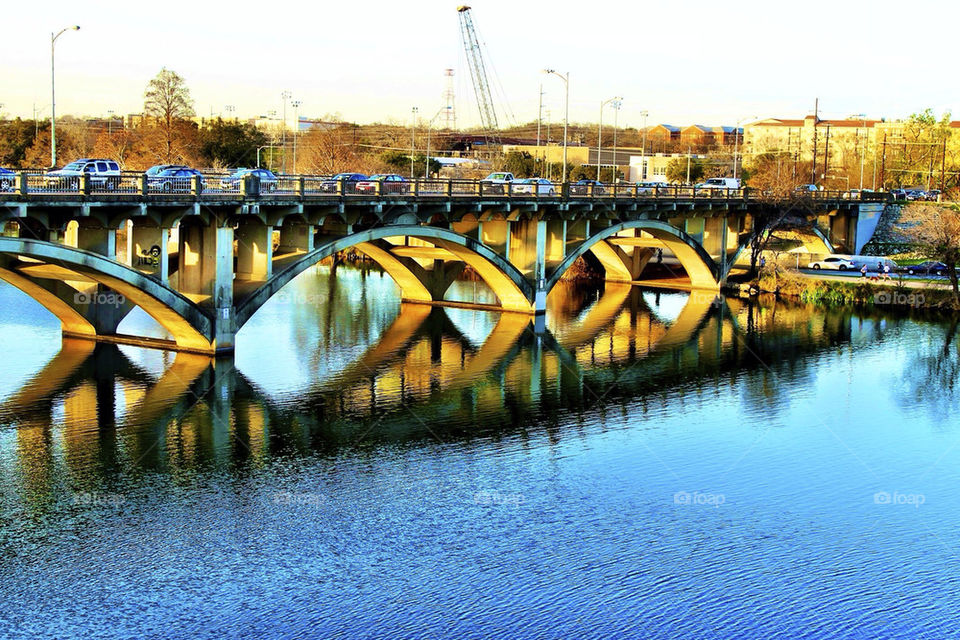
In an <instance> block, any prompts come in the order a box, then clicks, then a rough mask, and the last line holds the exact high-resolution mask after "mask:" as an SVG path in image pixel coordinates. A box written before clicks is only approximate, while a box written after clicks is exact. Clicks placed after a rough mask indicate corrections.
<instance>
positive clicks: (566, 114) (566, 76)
mask: <svg viewBox="0 0 960 640" xmlns="http://www.w3.org/2000/svg"><path fill="white" fill-rule="evenodd" d="M543 72H544V73H546V74H549V75H554V76H557V77H558V78H560V79H561V80H563V86H564V97H563V170H562V173H561V179H560V182H566V181H567V128H568V127H569V125H570V72H569V71H567V72H566V73H563V74H561V73H557V72H556V71H554V70H553V69H544V70H543Z"/></svg>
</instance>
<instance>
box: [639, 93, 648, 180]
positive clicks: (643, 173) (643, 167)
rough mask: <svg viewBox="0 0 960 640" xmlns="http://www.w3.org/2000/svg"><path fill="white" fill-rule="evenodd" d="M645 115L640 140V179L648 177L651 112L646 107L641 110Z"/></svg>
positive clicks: (641, 113)
mask: <svg viewBox="0 0 960 640" xmlns="http://www.w3.org/2000/svg"><path fill="white" fill-rule="evenodd" d="M640 115H641V116H643V138H642V140H641V142H640V179H641V180H646V179H647V116H648V115H649V112H648V111H647V110H646V109H644V110H643V111H641V112H640Z"/></svg>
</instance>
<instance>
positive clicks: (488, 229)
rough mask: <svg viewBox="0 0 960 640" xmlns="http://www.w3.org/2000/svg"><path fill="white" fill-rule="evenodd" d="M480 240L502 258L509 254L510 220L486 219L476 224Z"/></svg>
mask: <svg viewBox="0 0 960 640" xmlns="http://www.w3.org/2000/svg"><path fill="white" fill-rule="evenodd" d="M477 233H478V235H479V237H480V242H482V243H483V244H485V245H487V246H488V247H490V248H491V249H493V250H494V251H496V252H497V253H499V254H500V255H501V256H503V257H504V258H507V259H509V256H510V222H509V221H507V220H487V221H485V222H483V223H481V224H480V225H479V226H478V229H477Z"/></svg>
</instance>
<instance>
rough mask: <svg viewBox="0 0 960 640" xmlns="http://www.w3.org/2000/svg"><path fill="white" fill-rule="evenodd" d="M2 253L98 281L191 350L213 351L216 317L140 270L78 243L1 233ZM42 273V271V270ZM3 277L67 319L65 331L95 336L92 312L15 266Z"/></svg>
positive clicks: (4, 271) (0, 271)
mask: <svg viewBox="0 0 960 640" xmlns="http://www.w3.org/2000/svg"><path fill="white" fill-rule="evenodd" d="M0 256H10V257H17V256H20V257H25V258H29V259H32V260H36V261H37V265H38V266H39V267H52V268H53V269H54V270H55V271H56V272H57V274H56V275H59V276H60V277H61V279H62V280H70V279H71V278H70V276H71V275H73V276H76V279H77V280H81V281H82V280H86V281H92V282H94V283H96V284H99V285H103V286H104V287H107V288H109V289H111V290H112V291H115V292H116V293H118V294H120V295H122V296H123V297H124V298H126V300H127V301H129V302H131V303H133V304H135V305H138V306H139V307H141V308H142V309H143V310H144V311H146V312H147V314H149V315H150V316H151V317H152V318H153V319H154V320H156V321H157V322H158V323H159V324H160V325H161V326H163V327H164V328H165V329H166V330H167V331H169V332H170V334H171V335H172V336H173V338H174V341H175V342H176V344H177V346H178V347H179V348H180V349H182V350H186V351H202V352H210V351H211V350H212V343H211V340H212V337H213V324H214V322H213V319H212V318H211V317H210V316H209V315H208V313H207V312H206V311H204V310H203V309H201V308H200V307H199V306H198V305H197V304H195V303H194V302H193V301H191V300H190V299H189V298H187V297H185V296H183V295H182V294H180V293H177V292H176V291H173V290H172V289H170V288H168V287H166V286H164V285H163V284H162V283H160V282H158V281H157V280H154V279H153V278H150V277H149V276H146V275H144V274H142V273H140V272H139V271H137V270H136V269H132V268H131V267H128V266H126V265H124V264H120V263H119V262H116V261H114V260H111V259H110V258H108V257H106V256H102V255H99V254H97V253H93V252H90V251H84V250H82V249H77V248H74V247H70V246H66V245H60V244H54V243H51V242H44V241H39V240H32V239H29V238H12V237H0ZM41 275H42V274H41ZM0 279H3V280H5V281H6V282H8V283H9V284H11V285H13V286H15V287H17V288H18V289H20V290H21V291H23V292H24V293H26V294H27V295H29V296H31V297H32V298H34V299H35V300H36V301H37V302H39V303H40V304H41V305H43V306H44V307H45V308H46V309H47V310H49V311H50V312H51V313H53V314H54V315H55V316H56V317H57V318H58V319H59V320H60V322H61V325H62V328H63V331H64V333H66V334H68V335H69V334H72V335H77V336H85V337H91V338H92V337H95V336H96V335H97V330H96V328H95V326H94V324H93V323H92V322H91V321H90V319H89V318H88V317H87V316H84V314H82V313H80V312H79V311H78V310H77V308H76V307H75V306H74V305H71V304H70V303H69V301H67V300H64V299H63V297H62V296H58V295H56V294H54V293H52V292H51V291H49V290H48V289H46V288H45V287H43V286H41V285H40V284H38V283H37V282H36V281H34V280H33V279H32V278H31V277H29V276H28V275H25V274H23V273H20V272H18V271H17V270H14V269H10V268H2V269H0Z"/></svg>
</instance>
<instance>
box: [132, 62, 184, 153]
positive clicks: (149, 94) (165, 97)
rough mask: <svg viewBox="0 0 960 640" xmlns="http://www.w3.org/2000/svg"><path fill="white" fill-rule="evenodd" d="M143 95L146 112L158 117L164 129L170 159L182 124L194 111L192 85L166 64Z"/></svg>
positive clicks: (159, 124) (162, 129)
mask: <svg viewBox="0 0 960 640" xmlns="http://www.w3.org/2000/svg"><path fill="white" fill-rule="evenodd" d="M143 98H144V100H143V112H144V114H145V115H147V116H150V117H152V118H154V119H155V120H156V122H157V125H158V126H159V127H160V129H161V131H162V132H163V136H164V140H165V142H166V154H165V160H166V161H167V162H170V161H171V159H172V157H173V142H174V137H175V136H176V135H177V130H178V124H179V123H180V121H182V120H186V119H188V118H190V117H192V116H193V115H194V111H193V99H192V98H191V97H190V89H188V88H187V85H186V83H185V82H184V80H183V78H181V77H180V76H179V75H178V74H177V73H176V72H175V71H170V70H169V69H167V68H166V67H164V68H163V69H161V70H160V73H158V74H157V75H156V77H155V78H154V79H153V80H151V81H150V83H149V84H147V89H146V91H144V93H143Z"/></svg>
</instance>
